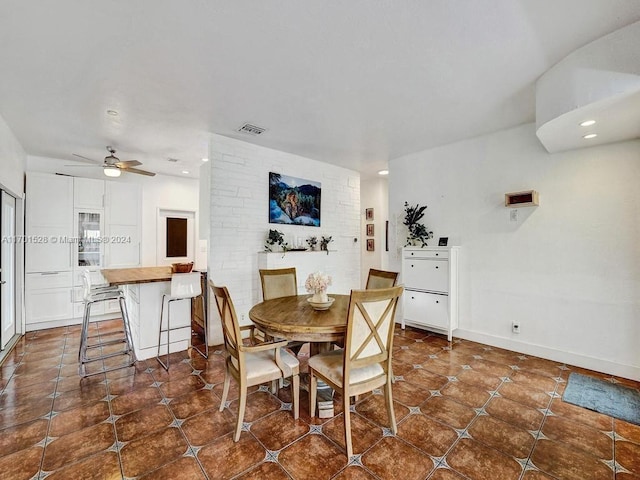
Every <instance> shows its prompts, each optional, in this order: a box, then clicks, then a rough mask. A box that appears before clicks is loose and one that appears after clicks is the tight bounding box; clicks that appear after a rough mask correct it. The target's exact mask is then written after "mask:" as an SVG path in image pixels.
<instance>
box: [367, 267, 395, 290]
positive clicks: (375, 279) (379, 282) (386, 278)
mask: <svg viewBox="0 0 640 480" xmlns="http://www.w3.org/2000/svg"><path fill="white" fill-rule="evenodd" d="M397 280H398V272H387V271H384V270H376V269H375V268H370V269H369V276H368V277H367V286H366V287H365V288H366V289H367V290H372V289H376V288H389V287H395V286H396V281H397Z"/></svg>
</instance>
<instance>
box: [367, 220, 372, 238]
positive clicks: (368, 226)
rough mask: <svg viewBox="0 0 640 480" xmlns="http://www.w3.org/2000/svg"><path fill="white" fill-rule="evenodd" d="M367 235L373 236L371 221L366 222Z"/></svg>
mask: <svg viewBox="0 0 640 480" xmlns="http://www.w3.org/2000/svg"><path fill="white" fill-rule="evenodd" d="M367 237H373V223H367Z"/></svg>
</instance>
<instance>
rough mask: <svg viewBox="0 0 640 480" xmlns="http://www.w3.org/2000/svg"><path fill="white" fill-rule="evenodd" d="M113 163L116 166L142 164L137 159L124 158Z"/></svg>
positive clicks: (124, 166)
mask: <svg viewBox="0 0 640 480" xmlns="http://www.w3.org/2000/svg"><path fill="white" fill-rule="evenodd" d="M114 165H115V166H116V167H118V168H129V167H137V166H138V165H142V163H140V162H139V161H138V160H125V161H120V162H116V163H114Z"/></svg>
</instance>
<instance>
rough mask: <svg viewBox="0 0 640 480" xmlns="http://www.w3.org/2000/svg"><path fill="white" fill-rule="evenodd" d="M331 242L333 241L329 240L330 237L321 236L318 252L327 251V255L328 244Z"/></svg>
mask: <svg viewBox="0 0 640 480" xmlns="http://www.w3.org/2000/svg"><path fill="white" fill-rule="evenodd" d="M331 242H333V239H332V238H331V236H329V237H325V236H324V235H323V236H322V238H321V240H320V250H326V251H327V255H329V244H330V243H331Z"/></svg>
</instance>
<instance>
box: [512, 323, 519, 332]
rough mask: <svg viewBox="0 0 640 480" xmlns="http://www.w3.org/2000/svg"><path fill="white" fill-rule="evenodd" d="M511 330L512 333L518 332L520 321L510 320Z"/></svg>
mask: <svg viewBox="0 0 640 480" xmlns="http://www.w3.org/2000/svg"><path fill="white" fill-rule="evenodd" d="M511 331H512V332H513V333H520V322H511Z"/></svg>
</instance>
